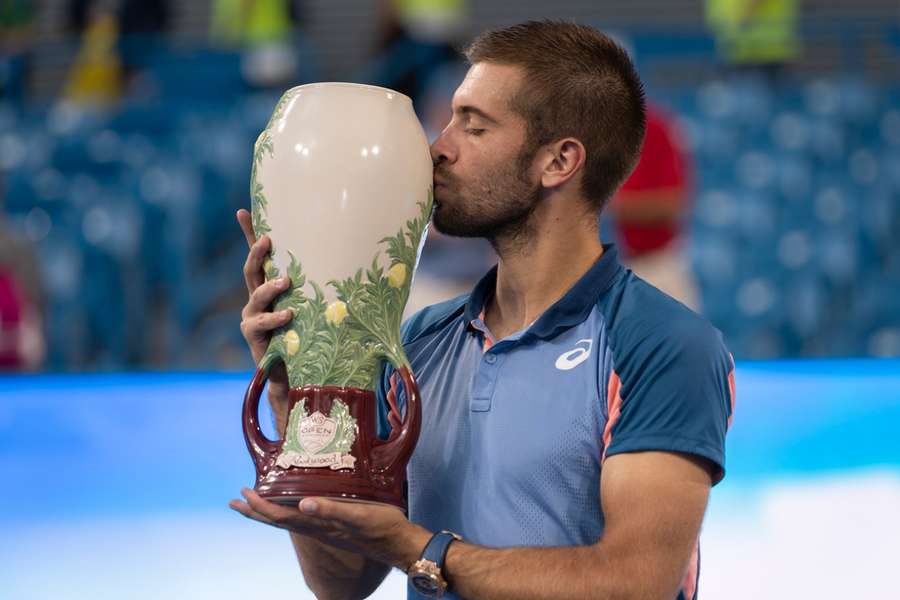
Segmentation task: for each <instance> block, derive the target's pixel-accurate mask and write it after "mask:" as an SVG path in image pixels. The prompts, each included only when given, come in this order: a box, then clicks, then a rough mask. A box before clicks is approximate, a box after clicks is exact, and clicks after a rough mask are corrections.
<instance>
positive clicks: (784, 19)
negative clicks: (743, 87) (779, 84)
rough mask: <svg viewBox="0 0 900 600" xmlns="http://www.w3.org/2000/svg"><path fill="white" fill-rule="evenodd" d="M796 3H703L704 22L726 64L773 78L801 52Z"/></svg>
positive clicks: (712, 0) (793, 0)
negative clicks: (713, 36) (704, 11)
mask: <svg viewBox="0 0 900 600" xmlns="http://www.w3.org/2000/svg"><path fill="white" fill-rule="evenodd" d="M797 12H798V0H706V21H707V24H708V25H709V27H710V29H711V30H712V32H713V35H715V37H716V43H717V45H718V48H719V54H720V55H721V56H722V58H723V59H725V61H726V62H727V63H728V64H729V65H731V66H733V67H736V68H738V69H740V70H743V71H760V72H763V73H764V74H765V75H767V76H768V77H770V78H773V79H774V78H775V77H777V76H778V74H779V73H780V72H781V70H782V69H783V67H784V65H786V64H787V63H790V62H791V61H793V60H794V59H795V58H796V57H797V55H798V53H799V50H800V42H799V39H798V36H797Z"/></svg>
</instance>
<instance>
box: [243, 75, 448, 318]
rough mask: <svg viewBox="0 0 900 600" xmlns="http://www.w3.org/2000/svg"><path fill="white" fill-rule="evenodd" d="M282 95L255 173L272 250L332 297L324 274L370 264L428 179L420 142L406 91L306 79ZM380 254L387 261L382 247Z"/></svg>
mask: <svg viewBox="0 0 900 600" xmlns="http://www.w3.org/2000/svg"><path fill="white" fill-rule="evenodd" d="M282 102H283V106H280V107H279V108H280V110H279V109H276V114H275V115H273V119H272V122H271V123H270V124H269V127H268V128H267V132H268V134H269V135H270V136H271V142H272V152H271V154H268V153H263V156H262V157H261V160H260V161H259V164H258V166H257V170H256V174H255V176H256V180H257V181H258V182H259V183H261V184H262V186H263V189H264V190H265V197H266V200H267V202H268V224H269V226H270V227H271V232H270V236H271V237H272V240H273V243H274V249H275V251H274V257H273V258H274V262H275V266H276V267H277V268H278V271H279V272H281V273H284V272H286V270H287V267H288V263H289V257H288V255H287V250H288V249H289V250H291V251H292V252H293V253H294V254H295V255H296V257H297V258H298V259H299V260H300V262H301V263H302V265H303V271H304V273H305V274H306V276H307V278H308V279H309V280H312V281H315V282H317V283H319V284H320V285H322V286H323V291H324V292H325V297H326V300H328V301H331V300H333V299H334V297H335V291H334V289H333V288H330V287H327V288H326V287H324V284H325V283H326V282H327V281H328V280H330V279H341V278H344V277H349V276H351V275H352V274H353V273H355V272H356V271H357V269H359V268H365V267H367V266H369V265H370V264H371V262H372V258H373V255H374V254H375V253H376V251H377V250H378V249H379V242H380V241H381V240H382V239H383V238H385V237H387V236H389V235H394V234H396V233H397V231H398V229H399V228H400V227H401V226H402V225H403V224H404V223H405V222H406V221H407V220H408V219H412V218H415V217H416V216H418V214H419V212H420V208H419V206H418V205H417V203H420V202H425V201H427V199H428V193H429V191H430V189H431V186H432V163H431V156H430V153H429V149H428V140H427V139H426V137H425V132H424V131H423V129H422V126H421V125H420V124H419V121H418V119H417V118H416V115H415V113H414V112H413V108H412V103H411V102H410V100H409V98H408V97H406V96H404V95H402V94H399V93H397V92H394V91H392V90H388V89H385V88H380V87H375V86H368V85H360V84H351V83H314V84H309V85H303V86H300V87H296V88H293V89H291V90H289V91H288V92H286V93H285V96H284V97H283V99H282ZM264 135H265V133H264ZM423 239H424V236H423ZM380 261H381V265H382V266H383V267H384V268H385V269H387V268H388V267H389V266H390V265H389V264H388V262H387V261H388V259H387V257H386V256H385V255H384V253H382V254H381V255H380ZM307 287H308V284H307ZM304 291H305V292H306V293H307V294H311V293H312V290H310V289H306V290H304Z"/></svg>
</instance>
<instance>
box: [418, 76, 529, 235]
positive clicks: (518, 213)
mask: <svg viewBox="0 0 900 600" xmlns="http://www.w3.org/2000/svg"><path fill="white" fill-rule="evenodd" d="M521 84H522V73H521V70H520V68H519V67H514V66H508V65H497V64H491V63H483V62H482V63H476V64H475V65H473V66H472V68H470V69H469V72H468V73H467V74H466V78H465V80H463V82H462V83H461V84H460V86H459V88H457V90H456V93H455V94H454V95H453V102H452V105H451V108H452V117H451V120H450V123H449V124H448V125H447V126H446V127H445V128H444V130H443V131H442V132H441V135H440V136H438V138H437V139H436V140H435V141H434V143H433V144H432V145H431V158H432V160H433V161H434V199H435V211H434V226H435V228H436V229H437V230H438V231H440V232H441V233H445V234H447V235H453V236H460V237H484V238H488V239H495V238H496V237H498V236H499V235H502V234H504V233H513V232H516V231H518V230H520V229H521V228H522V227H523V226H524V225H525V224H526V222H527V221H528V218H529V217H530V216H531V214H532V212H533V211H534V208H535V207H536V206H537V203H538V200H539V197H540V181H539V178H538V177H537V176H536V175H532V174H531V173H530V171H531V165H532V163H533V152H530V153H529V154H530V155H524V154H523V151H525V150H527V149H528V144H526V143H525V142H526V124H525V120H524V119H523V118H522V117H521V116H519V115H518V114H516V113H515V112H514V111H513V109H512V107H511V102H510V101H511V99H512V98H513V96H514V94H515V93H516V92H517V91H518V89H519V86H520V85H521Z"/></svg>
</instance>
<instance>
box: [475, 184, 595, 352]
mask: <svg viewBox="0 0 900 600" xmlns="http://www.w3.org/2000/svg"><path fill="white" fill-rule="evenodd" d="M523 236H524V237H523ZM493 245H494V248H495V249H496V251H497V254H498V255H499V258H500V261H499V263H498V265H497V287H496V290H495V292H494V296H493V298H492V299H491V300H490V302H489V303H488V305H487V306H486V307H485V319H486V324H487V326H488V328H489V329H490V330H491V333H492V334H493V335H494V337H496V338H497V339H501V338H503V337H506V336H507V335H509V334H511V333H514V332H516V331H519V330H521V329H524V328H525V327H528V326H529V325H530V324H531V323H533V322H534V321H536V320H537V319H538V318H539V317H540V316H541V315H542V314H543V313H544V311H545V310H547V309H548V308H549V307H550V306H552V305H553V304H554V303H555V302H556V301H557V300H559V299H560V298H562V297H563V296H564V295H565V294H566V292H568V291H569V290H570V289H571V288H572V286H573V285H575V283H576V282H577V281H578V280H579V279H581V277H582V276H583V275H584V274H585V273H586V272H587V271H588V269H590V268H591V266H592V265H593V264H594V263H595V262H596V261H597V259H598V258H600V256H601V255H602V254H603V245H602V243H601V242H600V237H599V233H598V231H597V224H596V220H595V219H593V218H591V217H586V216H585V215H584V213H583V211H580V210H573V209H572V203H563V202H561V201H559V200H554V199H553V197H552V196H551V197H549V198H547V199H546V201H544V202H542V203H541V205H540V206H539V208H538V209H537V210H536V211H535V212H534V214H533V215H532V216H531V218H530V219H529V222H528V223H527V224H526V226H525V228H523V229H522V231H520V232H518V233H517V234H515V235H514V236H510V237H509V239H506V238H500V239H496V240H493Z"/></svg>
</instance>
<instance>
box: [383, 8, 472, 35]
mask: <svg viewBox="0 0 900 600" xmlns="http://www.w3.org/2000/svg"><path fill="white" fill-rule="evenodd" d="M389 2H390V8H391V9H392V12H393V14H394V17H395V18H396V20H397V21H399V24H400V26H402V27H403V28H404V29H405V30H406V32H407V33H408V35H409V36H410V37H412V38H413V39H416V40H419V41H425V42H431V43H441V42H445V43H446V42H452V41H454V38H455V37H456V36H457V34H458V33H459V30H460V29H461V28H462V26H463V25H464V23H465V18H466V3H465V0H389Z"/></svg>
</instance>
